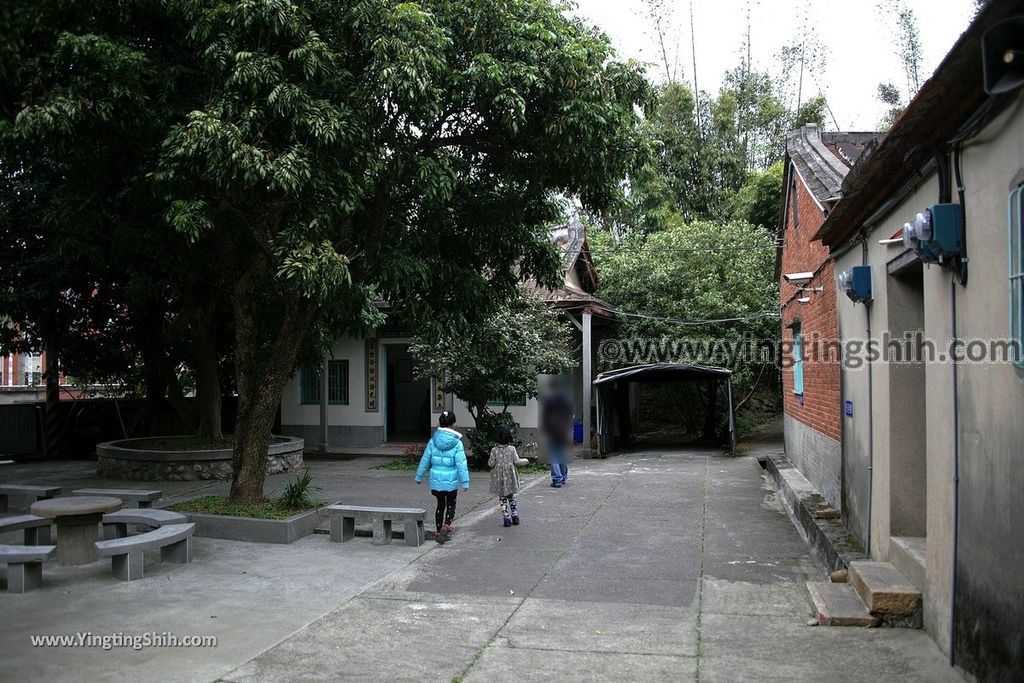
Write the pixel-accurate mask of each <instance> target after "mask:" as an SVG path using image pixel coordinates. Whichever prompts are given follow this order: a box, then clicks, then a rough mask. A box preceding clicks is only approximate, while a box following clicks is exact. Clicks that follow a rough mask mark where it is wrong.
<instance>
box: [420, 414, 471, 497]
mask: <svg viewBox="0 0 1024 683" xmlns="http://www.w3.org/2000/svg"><path fill="white" fill-rule="evenodd" d="M427 469H429V470H430V490H431V491H454V490H456V489H457V488H459V484H462V487H463V488H466V489H468V488H469V467H468V466H467V465H466V450H465V449H464V448H463V447H462V435H461V434H459V433H458V432H457V431H455V430H454V429H448V428H447V427H441V428H439V429H438V430H437V431H435V432H434V436H432V437H431V439H430V441H429V442H428V443H427V447H426V449H425V450H424V451H423V457H422V458H420V466H419V469H417V470H416V483H417V484H418V483H419V482H421V481H423V475H424V474H426V472H427Z"/></svg>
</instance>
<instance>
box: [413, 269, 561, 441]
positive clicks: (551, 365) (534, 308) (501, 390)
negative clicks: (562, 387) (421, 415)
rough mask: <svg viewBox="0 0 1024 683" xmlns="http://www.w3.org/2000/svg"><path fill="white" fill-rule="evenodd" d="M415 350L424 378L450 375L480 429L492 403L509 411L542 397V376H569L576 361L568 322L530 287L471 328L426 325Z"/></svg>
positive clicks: (448, 385)
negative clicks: (514, 405) (500, 401)
mask: <svg viewBox="0 0 1024 683" xmlns="http://www.w3.org/2000/svg"><path fill="white" fill-rule="evenodd" d="M409 351H410V352H411V353H412V355H413V357H414V358H415V359H416V362H417V366H418V372H419V374H420V376H422V377H444V383H445V389H446V390H447V391H450V392H452V393H454V394H455V395H456V396H458V397H459V398H460V399H462V400H464V401H466V402H467V403H468V404H469V406H470V409H471V411H472V415H473V419H474V420H475V421H476V424H477V427H480V419H481V416H483V415H485V414H487V413H488V412H489V411H488V410H487V402H488V401H490V400H491V399H499V398H500V399H503V400H504V401H505V406H504V408H503V410H502V412H504V411H505V409H507V408H508V404H509V403H511V402H513V401H518V400H521V399H522V398H523V397H524V396H527V397H534V396H536V395H537V393H538V391H539V386H538V383H537V376H538V375H539V374H542V373H559V372H563V371H564V370H566V369H568V368H570V367H572V366H573V364H574V362H575V361H574V360H573V354H572V347H571V336H570V333H569V329H568V323H567V322H566V321H564V320H562V319H560V318H559V317H558V314H557V313H555V312H554V311H552V310H551V309H550V308H549V307H548V306H547V305H545V304H544V302H543V301H541V300H540V299H539V298H538V297H537V296H536V295H535V294H533V293H531V292H529V291H527V290H526V288H525V287H524V288H520V289H519V290H518V293H517V294H516V295H515V296H513V297H512V298H510V299H506V300H503V301H495V302H492V303H491V305H490V306H488V308H487V309H486V315H483V316H481V319H480V320H479V321H478V322H477V323H476V324H474V325H472V326H470V327H469V328H468V329H464V328H453V327H445V326H442V325H428V326H426V327H425V328H424V330H423V332H421V333H420V334H419V335H418V336H417V337H416V338H415V339H414V340H413V343H412V345H411V346H410V347H409ZM488 434H489V431H488Z"/></svg>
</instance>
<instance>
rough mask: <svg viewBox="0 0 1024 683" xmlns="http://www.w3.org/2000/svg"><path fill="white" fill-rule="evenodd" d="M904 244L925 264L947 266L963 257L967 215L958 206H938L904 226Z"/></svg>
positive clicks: (923, 212) (922, 213)
mask: <svg viewBox="0 0 1024 683" xmlns="http://www.w3.org/2000/svg"><path fill="white" fill-rule="evenodd" d="M903 244H904V245H905V246H906V247H907V248H908V249H912V250H913V251H914V253H915V254H917V256H918V258H920V259H921V261H922V262H924V263H941V264H945V263H947V262H949V261H950V260H951V259H953V258H957V257H960V256H963V254H964V214H963V211H962V210H961V207H960V205H959V204H935V205H934V206H932V207H931V208H930V209H925V210H924V211H922V212H921V213H919V214H917V215H916V216H915V217H914V220H913V221H911V222H910V223H907V224H906V225H904V226H903Z"/></svg>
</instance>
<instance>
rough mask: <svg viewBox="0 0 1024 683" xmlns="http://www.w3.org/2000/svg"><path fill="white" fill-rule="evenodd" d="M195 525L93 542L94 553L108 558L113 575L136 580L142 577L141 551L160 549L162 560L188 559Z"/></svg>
mask: <svg viewBox="0 0 1024 683" xmlns="http://www.w3.org/2000/svg"><path fill="white" fill-rule="evenodd" d="M195 528H196V525H195V524H170V525H168V526H162V527H160V528H159V529H156V530H154V531H147V532H146V533H144V534H137V535H135V536H128V537H126V538H113V539H110V540H105V541H96V554H97V555H98V556H99V557H109V558H111V569H112V570H113V572H114V576H116V577H117V578H119V579H121V580H122V581H135V580H136V579H141V578H142V567H143V561H144V559H145V558H144V556H143V553H144V552H145V551H147V550H156V549H157V548H159V549H160V561H161V562H176V563H178V564H187V563H189V562H191V561H192V533H193V532H194V531H195Z"/></svg>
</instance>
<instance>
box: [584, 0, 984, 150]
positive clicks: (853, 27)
mask: <svg viewBox="0 0 1024 683" xmlns="http://www.w3.org/2000/svg"><path fill="white" fill-rule="evenodd" d="M575 1H576V3H577V9H576V14H577V15H579V16H581V17H584V18H585V19H587V20H588V21H590V23H592V24H595V25H597V26H598V27H600V28H601V29H602V30H603V31H604V32H605V33H606V34H607V35H608V36H609V37H610V38H611V41H612V43H613V44H614V45H615V47H616V50H617V51H618V53H619V56H621V57H623V58H633V59H637V60H639V61H642V62H657V64H652V66H651V67H649V69H648V72H649V74H650V76H651V77H652V78H653V79H654V80H664V67H663V66H660V64H661V51H660V48H659V47H658V41H657V39H656V34H655V32H654V30H653V22H652V21H651V20H650V19H649V18H648V15H647V3H646V2H645V1H644V0H575ZM902 1H903V2H904V3H905V4H906V6H907V7H909V8H910V9H911V10H912V11H913V12H914V14H915V16H916V17H917V22H918V27H919V29H920V36H921V44H922V48H923V53H924V54H923V56H924V60H923V61H924V70H923V74H922V79H921V82H922V83H923V82H924V81H925V80H926V79H927V77H928V76H930V75H931V74H932V72H933V71H934V70H935V67H936V66H938V65H939V63H940V62H941V61H942V58H943V57H944V56H945V55H946V53H947V52H948V51H949V49H950V48H952V47H953V43H955V42H956V40H957V38H959V36H960V34H961V33H962V32H963V31H964V29H966V28H967V25H968V24H969V23H970V20H971V17H972V16H973V14H974V2H973V1H972V0H902ZM664 5H665V7H666V8H668V10H669V11H670V12H671V13H672V17H671V22H670V24H669V30H668V31H667V32H668V34H669V38H670V41H671V43H670V48H671V53H670V58H671V57H673V54H672V53H675V52H678V55H679V57H678V59H670V62H672V63H673V64H675V65H676V68H677V69H681V71H680V72H679V74H680V77H682V78H683V79H685V80H686V81H687V82H689V83H691V84H692V82H693V68H692V55H691V44H690V2H689V0H664ZM748 6H749V9H750V16H751V21H750V26H751V36H750V44H751V61H752V62H753V63H754V66H755V68H758V69H760V70H762V71H768V72H769V73H772V74H773V75H774V74H777V73H778V72H779V71H780V67H779V60H778V54H779V52H780V50H781V48H782V47H783V45H784V44H787V43H792V42H793V41H794V40H796V39H797V38H798V37H799V36H800V35H801V33H802V27H803V26H805V25H806V26H808V27H810V29H809V31H810V32H811V33H812V35H814V36H815V37H816V39H817V40H818V41H819V42H820V43H821V44H822V45H823V46H824V48H825V53H826V59H825V65H824V69H823V70H822V71H821V73H819V74H814V75H813V76H812V77H811V78H806V77H805V80H804V95H803V97H802V99H804V100H806V99H807V97H808V96H814V95H816V94H818V93H819V92H821V93H823V94H824V95H825V96H826V98H827V101H828V104H829V108H830V109H831V112H832V114H833V116H834V117H835V121H834V122H833V121H832V120H831V119H829V120H828V124H827V126H826V127H827V128H829V129H835V128H836V127H837V126H838V128H839V129H841V130H875V129H876V128H877V126H878V122H879V120H880V119H881V118H882V115H883V113H884V111H885V106H884V105H882V104H881V103H879V102H878V99H877V97H876V94H877V90H878V84H879V83H880V82H883V81H889V82H893V83H895V84H896V85H898V86H900V87H901V89H903V90H904V91H905V90H906V77H905V76H904V75H903V69H902V66H901V65H900V61H899V58H898V56H897V54H896V48H895V35H894V26H893V25H892V22H891V21H889V19H888V16H889V15H888V14H886V13H885V12H884V11H882V9H881V7H880V5H879V0H845V1H844V0H800V2H793V1H792V0H693V24H694V27H695V29H696V40H695V43H696V52H697V83H698V86H699V87H700V89H701V90H706V91H708V92H711V93H715V92H717V91H718V88H719V86H720V85H721V80H722V74H723V73H724V72H725V71H726V70H728V69H730V68H732V67H734V66H736V65H738V64H739V59H740V51H741V49H742V46H743V44H744V38H745V33H746V29H747V20H746V13H747V8H748ZM805 13H806V19H805V16H804V15H805ZM979 74H980V67H979Z"/></svg>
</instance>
